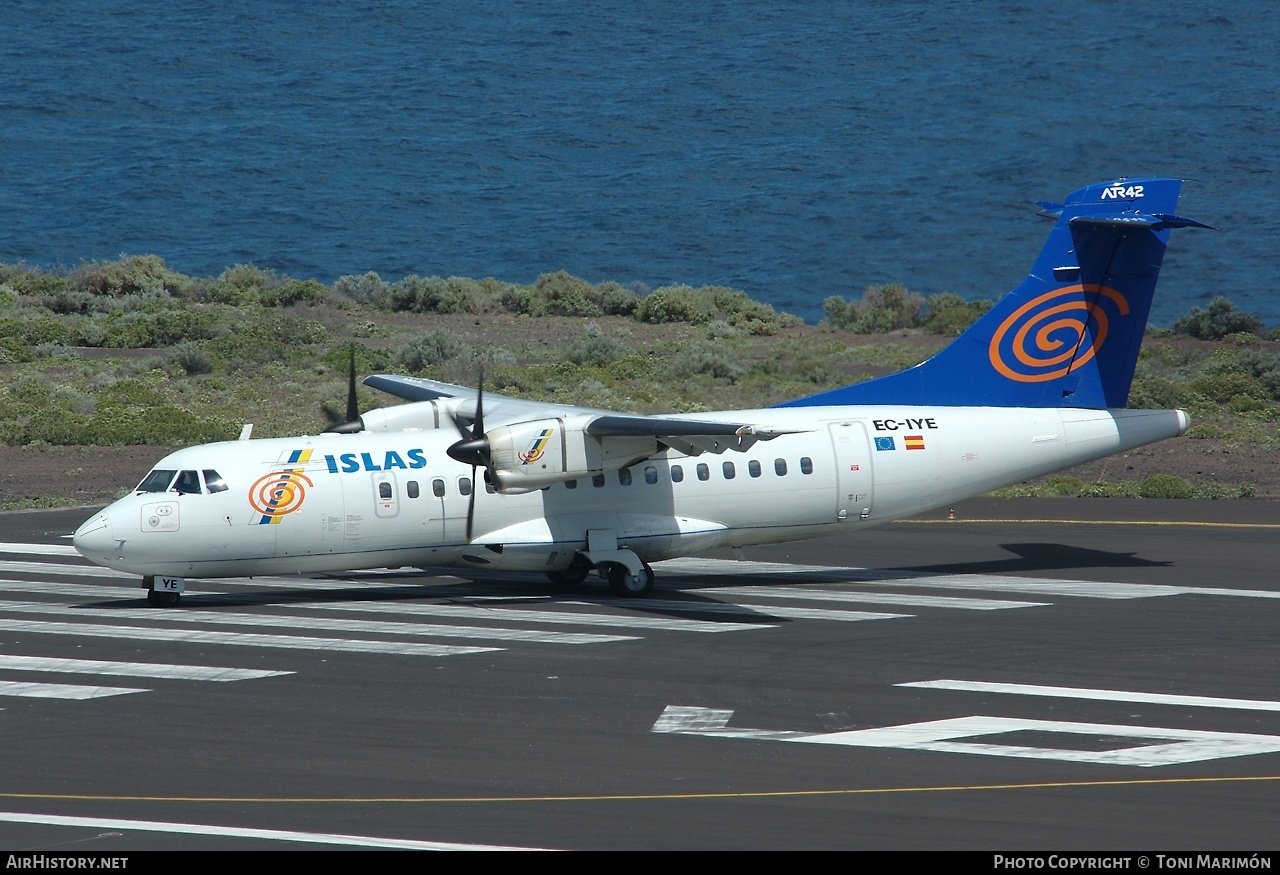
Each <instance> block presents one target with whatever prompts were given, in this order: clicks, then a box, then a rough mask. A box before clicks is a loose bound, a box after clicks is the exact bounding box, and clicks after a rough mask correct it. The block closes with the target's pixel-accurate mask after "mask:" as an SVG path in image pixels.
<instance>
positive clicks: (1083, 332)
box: [989, 283, 1129, 383]
mask: <svg viewBox="0 0 1280 875" xmlns="http://www.w3.org/2000/svg"><path fill="white" fill-rule="evenodd" d="M1109 311H1110V312H1109ZM1112 315H1115V316H1128V315H1129V302H1128V301H1126V300H1125V298H1124V295H1122V294H1120V293H1119V292H1117V291H1116V290H1115V289H1112V288H1108V287H1107V286H1100V285H1096V284H1094V283H1088V284H1085V285H1074V286H1063V287H1061V288H1058V289H1054V290H1053V291H1051V292H1045V293H1044V294H1043V295H1040V296H1038V297H1036V298H1033V299H1032V300H1030V301H1028V302H1027V303H1025V304H1023V305H1022V306H1021V307H1019V308H1018V309H1017V310H1015V311H1013V312H1012V313H1011V314H1009V317H1008V318H1007V319H1005V320H1004V322H1002V323H1000V327H999V328H997V329H996V333H995V336H994V337H992V338H991V346H990V348H989V355H990V358H991V366H992V367H993V368H995V369H996V370H997V371H999V372H1000V373H1001V374H1002V375H1004V376H1005V377H1008V378H1009V379H1010V380H1016V381H1017V382H1019V383H1043V382H1045V381H1047V380H1056V379H1058V378H1059V377H1065V376H1066V375H1067V374H1069V373H1071V372H1072V371H1074V370H1075V369H1077V368H1079V367H1081V366H1082V365H1084V364H1086V363H1087V362H1089V361H1090V360H1091V359H1092V358H1093V357H1094V355H1095V354H1096V353H1097V351H1098V350H1099V349H1101V348H1102V344H1103V343H1105V342H1106V339H1107V332H1108V331H1109V330H1110V327H1111V321H1110V320H1111V317H1112Z"/></svg>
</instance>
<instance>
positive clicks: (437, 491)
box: [431, 477, 444, 498]
mask: <svg viewBox="0 0 1280 875" xmlns="http://www.w3.org/2000/svg"><path fill="white" fill-rule="evenodd" d="M431 494H432V495H434V496H435V497H436V498H444V481H443V480H441V479H440V478H439V477H437V478H435V479H434V480H432V481H431Z"/></svg>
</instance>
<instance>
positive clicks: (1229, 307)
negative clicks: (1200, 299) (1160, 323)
mask: <svg viewBox="0 0 1280 875" xmlns="http://www.w3.org/2000/svg"><path fill="white" fill-rule="evenodd" d="M1173 331H1174V333H1175V334H1183V335H1186V336H1187V337H1194V338H1197V339H1198V340H1221V339H1222V338H1223V337H1226V336H1227V335H1228V334H1236V333H1239V332H1248V333H1250V334H1261V333H1262V332H1263V325H1262V320H1261V319H1259V318H1258V317H1257V316H1255V315H1253V314H1252V313H1245V312H1242V311H1240V310H1238V309H1236V305H1235V304H1233V303H1232V302H1231V300H1230V299H1228V298H1225V297H1222V296H1218V297H1216V298H1214V299H1213V300H1212V301H1210V302H1209V306H1208V307H1207V308H1206V309H1204V310H1201V309H1200V308H1199V307H1192V308H1191V311H1190V312H1189V313H1187V314H1185V315H1184V316H1181V317H1179V318H1178V320H1177V321H1176V322H1174V323H1173Z"/></svg>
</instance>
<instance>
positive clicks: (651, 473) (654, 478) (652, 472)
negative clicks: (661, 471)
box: [644, 465, 658, 485]
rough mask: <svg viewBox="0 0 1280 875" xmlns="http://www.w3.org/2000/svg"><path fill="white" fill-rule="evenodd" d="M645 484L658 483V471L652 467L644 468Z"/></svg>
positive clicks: (646, 466)
mask: <svg viewBox="0 0 1280 875" xmlns="http://www.w3.org/2000/svg"><path fill="white" fill-rule="evenodd" d="M644 482H645V483H648V484H649V485H653V484H654V483H657V482H658V469H657V468H655V467H653V466H652V465H645V466H644Z"/></svg>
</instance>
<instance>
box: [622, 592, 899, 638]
mask: <svg viewBox="0 0 1280 875" xmlns="http://www.w3.org/2000/svg"><path fill="white" fill-rule="evenodd" d="M744 591H749V592H753V591H754V590H744ZM705 592H710V590H705V589H699V590H692V591H690V594H691V595H700V594H702V593H705ZM602 601H604V603H607V604H616V605H621V606H625V605H626V604H627V603H628V602H632V600H631V599H627V598H619V599H606V600H602ZM640 604H641V605H642V606H643V607H646V608H648V607H652V608H654V609H655V610H661V611H687V612H689V613H694V612H696V613H699V614H706V613H710V614H742V615H745V616H752V617H762V618H768V617H783V618H786V619H789V620H835V621H837V622H855V621H858V620H900V619H909V618H910V617H912V616H914V615H913V614H883V613H879V612H877V611H844V610H838V609H830V608H793V607H790V606H788V605H753V604H747V603H745V602H729V603H726V602H697V601H683V602H682V601H674V600H666V599H654V598H647V599H645V600H644V601H643V602H641V603H640ZM632 605H633V606H635V603H634V602H632ZM757 628H761V627H759V626H757Z"/></svg>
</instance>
